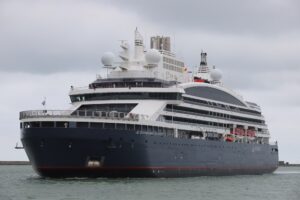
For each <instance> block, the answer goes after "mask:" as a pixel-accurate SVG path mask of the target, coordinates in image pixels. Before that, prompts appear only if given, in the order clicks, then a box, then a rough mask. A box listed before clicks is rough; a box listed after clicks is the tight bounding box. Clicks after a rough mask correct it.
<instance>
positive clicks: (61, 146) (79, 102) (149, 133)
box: [20, 29, 278, 177]
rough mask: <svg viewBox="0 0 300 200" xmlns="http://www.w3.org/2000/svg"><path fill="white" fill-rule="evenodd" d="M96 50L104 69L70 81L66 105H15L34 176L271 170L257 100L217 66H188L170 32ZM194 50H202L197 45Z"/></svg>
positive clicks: (274, 162)
mask: <svg viewBox="0 0 300 200" xmlns="http://www.w3.org/2000/svg"><path fill="white" fill-rule="evenodd" d="M120 47H121V49H120V52H119V53H118V56H115V54H113V53H111V52H106V53H104V54H103V56H102V58H101V61H102V64H103V67H104V68H105V70H104V71H105V73H103V74H101V76H100V75H99V76H97V78H96V80H95V81H93V82H91V83H90V84H89V85H88V86H87V87H74V86H71V87H70V92H69V96H70V100H71V108H69V109H67V110H48V109H42V110H29V111H22V112H20V128H21V141H22V143H23V146H24V149H25V151H26V154H27V156H28V158H29V160H30V162H31V164H32V167H33V168H34V170H35V171H36V172H37V173H38V174H39V175H40V176H42V177H188V176H210V175H211V176H218V175H240V174H247V175H248V174H249V175H250V174H264V173H272V172H273V171H274V170H276V168H277V166H278V146H277V142H273V143H271V142H270V133H269V131H268V127H267V125H266V122H265V119H264V116H263V115H262V112H261V108H260V107H259V106H258V105H257V104H255V103H252V102H248V101H245V100H244V99H243V98H242V97H241V96H240V95H238V94H237V93H235V92H233V91H232V90H231V89H228V88H227V87H225V86H224V85H223V84H222V82H221V78H222V74H221V71H220V70H218V69H217V68H216V67H214V66H211V65H208V63H207V54H206V53H205V52H201V59H200V63H199V65H198V66H197V68H195V69H194V70H191V71H189V70H188V68H187V67H186V65H185V64H184V62H183V61H182V60H181V59H179V58H177V57H176V55H175V54H174V53H173V52H172V51H171V42H170V38H169V37H164V36H154V37H151V40H150V48H149V49H146V48H145V45H144V41H143V37H142V36H141V34H140V33H139V31H138V30H137V29H136V30H135V38H134V45H133V51H131V48H130V45H129V43H127V42H126V41H121V44H120ZM199 53H200V52H199Z"/></svg>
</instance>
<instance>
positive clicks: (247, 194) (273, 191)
mask: <svg viewBox="0 0 300 200" xmlns="http://www.w3.org/2000/svg"><path fill="white" fill-rule="evenodd" d="M23 199H38V200H55V199H58V200H79V199H80V200H96V199H105V200H110V199H113V200H125V199H130V200H135V199H137V200H144V199H145V200H148V199H149V200H150V199H151V200H158V199H172V200H188V199H193V200H196V199H211V200H218V199H222V200H239V199H243V200H248V199H251V200H252V199H256V200H257V199H263V200H268V199H270V200H277V199H278V200H284V199H287V200H300V167H280V168H278V170H277V171H275V172H274V173H273V174H265V175H249V176H223V177H192V178H125V179H124V178H122V179H107V178H97V179H88V178H86V179H80V178H74V179H45V178H40V177H39V176H38V175H36V174H35V172H34V171H33V170H32V168H31V166H5V165H3V166H0V200H23Z"/></svg>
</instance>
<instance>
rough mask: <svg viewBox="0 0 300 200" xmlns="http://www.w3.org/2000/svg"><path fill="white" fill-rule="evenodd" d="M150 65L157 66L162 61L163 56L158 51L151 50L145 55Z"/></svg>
mask: <svg viewBox="0 0 300 200" xmlns="http://www.w3.org/2000/svg"><path fill="white" fill-rule="evenodd" d="M145 59H146V62H147V63H148V64H157V63H158V62H159V61H160V59H161V54H160V53H159V51H158V50H156V49H149V50H148V51H147V53H146V55H145Z"/></svg>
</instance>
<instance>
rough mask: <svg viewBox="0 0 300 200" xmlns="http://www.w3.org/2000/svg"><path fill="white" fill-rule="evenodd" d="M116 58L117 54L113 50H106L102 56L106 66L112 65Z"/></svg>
mask: <svg viewBox="0 0 300 200" xmlns="http://www.w3.org/2000/svg"><path fill="white" fill-rule="evenodd" d="M114 59H115V55H114V54H113V53H112V52H106V53H104V54H103V56H102V58H101V62H102V64H103V65H104V66H112V64H113V62H114Z"/></svg>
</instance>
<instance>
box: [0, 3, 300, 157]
mask: <svg viewBox="0 0 300 200" xmlns="http://www.w3.org/2000/svg"><path fill="white" fill-rule="evenodd" d="M125 2H126V4H125ZM299 19H300V1H297V0H264V1H261V0H243V1H240V0H226V1H217V0H208V1H203V0H190V1H174V0H159V1H158V0H152V1H141V0H131V1H130V0H128V1H124V0H115V1H111V0H110V1H109V0H107V1H105V0H99V1H97V0H82V1H80V0H77V1H76V0H69V1H68V0H51V1H50V0H49V1H46V0H45V1H37V0H36V1H33V0H32V1H31V0H27V1H22V0H20V1H15V0H7V1H6V0H0V90H1V94H2V95H1V97H2V98H1V100H0V113H1V115H0V130H1V133H0V160H27V157H26V155H25V153H24V151H23V150H14V149H13V147H14V146H15V143H16V142H19V143H20V140H19V138H20V134H19V121H18V115H19V111H21V110H29V109H41V107H42V106H41V102H42V100H43V98H44V97H47V108H48V109H66V108H68V106H69V102H70V101H69V98H68V96H67V93H68V90H69V88H70V85H76V86H84V85H87V84H88V83H90V82H91V81H93V80H94V79H95V75H96V74H99V73H101V64H100V58H101V55H102V54H103V53H104V52H106V51H113V52H115V53H116V54H117V53H118V51H119V48H118V47H119V42H120V40H128V41H129V42H131V43H132V42H133V41H132V40H133V33H134V29H135V27H138V28H139V30H140V32H141V34H142V35H143V37H144V38H145V43H146V46H147V47H149V37H150V36H153V35H166V36H170V37H171V40H172V49H173V51H174V52H175V53H176V54H177V56H178V57H179V58H182V59H184V61H185V63H186V65H187V66H189V67H190V68H191V69H192V68H193V67H194V66H196V65H198V63H199V59H200V52H201V50H204V51H206V52H207V53H208V62H209V64H212V65H216V67H217V68H219V69H220V70H221V71H222V72H223V83H224V84H225V85H227V86H228V87H230V88H232V89H234V90H236V91H238V92H239V93H241V94H242V95H243V96H244V98H245V99H246V100H249V101H254V102H257V103H258V104H260V105H261V107H262V110H263V113H264V116H265V117H266V121H267V123H268V125H269V129H270V132H271V135H272V140H274V141H275V140H277V141H278V142H279V152H280V153H279V155H280V160H285V161H289V162H294V163H295V162H297V163H300V155H299V152H300V135H299V134H300V131H299V127H298V125H299V124H300V123H299V122H300V120H299V119H300V118H299V115H300V66H299V65H300V55H299V52H300V23H299Z"/></svg>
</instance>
